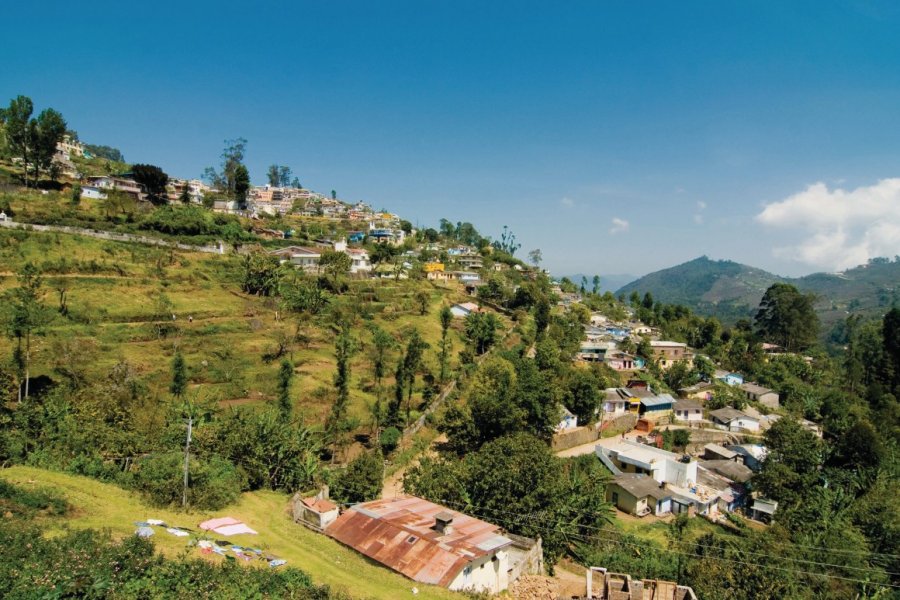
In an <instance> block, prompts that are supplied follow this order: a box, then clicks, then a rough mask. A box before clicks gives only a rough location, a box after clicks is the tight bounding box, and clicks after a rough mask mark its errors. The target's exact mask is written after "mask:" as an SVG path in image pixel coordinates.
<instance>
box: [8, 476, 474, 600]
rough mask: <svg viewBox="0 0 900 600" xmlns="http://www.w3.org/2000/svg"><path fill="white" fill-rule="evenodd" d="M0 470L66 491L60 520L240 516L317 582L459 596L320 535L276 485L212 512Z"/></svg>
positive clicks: (54, 525)
mask: <svg viewBox="0 0 900 600" xmlns="http://www.w3.org/2000/svg"><path fill="white" fill-rule="evenodd" d="M0 477H2V478H4V479H6V480H7V481H10V482H12V483H15V484H18V485H22V486H25V487H28V486H32V485H33V486H40V487H49V488H53V489H56V490H59V491H61V492H62V493H64V494H65V496H66V498H67V499H68V500H69V502H70V503H71V504H73V505H74V507H75V510H74V514H73V515H72V516H71V517H70V518H67V519H66V520H65V521H64V523H65V526H66V527H70V528H73V529H84V528H95V529H108V530H110V531H111V532H112V534H113V535H114V536H116V537H124V536H127V535H131V534H132V533H133V532H134V529H135V526H134V521H140V520H143V519H147V518H157V519H162V520H163V521H165V522H166V523H169V524H173V525H179V526H183V527H192V528H193V527H196V525H197V524H198V523H200V522H201V521H203V520H205V519H207V518H210V517H214V516H225V515H228V516H232V517H235V518H238V519H242V520H244V521H245V522H246V523H247V524H248V525H250V526H251V527H252V528H253V529H255V530H256V531H258V532H259V536H234V537H233V538H232V539H231V541H233V542H235V543H238V544H241V543H247V544H256V545H261V547H262V548H263V549H265V550H266V551H268V552H271V553H272V554H275V555H277V556H279V557H281V558H284V559H286V560H287V561H288V564H290V565H292V566H294V567H297V568H299V569H302V570H304V571H306V572H308V573H309V574H310V575H311V576H312V577H313V580H314V581H315V582H316V583H320V584H321V583H325V584H328V585H330V586H333V587H335V588H340V589H345V590H347V591H348V592H350V593H351V594H352V595H353V596H355V597H360V598H381V599H386V600H388V599H389V600H393V599H395V598H402V597H404V596H410V597H412V593H411V589H412V588H413V587H417V588H418V590H419V593H418V595H417V596H416V598H424V599H430V598H434V599H449V598H459V597H461V596H460V595H458V594H454V593H451V592H449V591H447V590H444V589H442V588H436V587H432V586H427V585H422V584H417V583H415V582H412V581H410V580H408V579H406V578H405V577H403V576H401V575H397V574H395V573H393V572H391V571H389V570H388V569H385V568H383V567H380V566H377V565H376V564H374V563H373V562H371V561H369V560H368V559H366V558H364V557H362V556H361V555H359V554H357V553H355V552H353V551H352V550H350V549H348V548H346V547H344V546H342V545H340V544H338V543H337V542H335V541H333V540H331V539H329V538H327V537H326V536H324V535H320V534H317V533H314V532H312V531H310V530H309V529H306V528H305V527H302V526H300V525H297V524H295V523H293V522H292V521H291V519H290V516H289V514H288V512H287V497H286V496H284V495H282V494H278V493H275V492H252V493H247V494H244V495H243V496H242V497H241V499H240V501H239V502H238V503H237V504H236V505H234V506H232V507H230V508H228V509H224V510H221V511H217V512H214V513H198V512H192V513H184V512H176V511H172V510H160V509H155V508H150V507H149V506H147V505H146V504H144V503H143V502H142V501H141V499H140V497H139V496H137V495H135V494H133V493H131V492H127V491H125V490H122V489H121V488H118V487H116V486H113V485H109V484H105V483H99V482H97V481H95V480H93V479H88V478H86V477H79V476H74V475H66V474H63V473H56V472H52V471H46V470H43V469H35V468H31V467H12V468H9V469H4V470H0ZM44 525H45V526H46V527H47V533H48V534H49V535H53V533H54V532H59V531H60V530H61V529H60V526H59V522H58V521H55V520H50V519H47V520H46V521H45V523H44ZM219 537H220V536H219ZM153 541H154V543H155V544H156V546H157V548H158V549H159V550H160V551H161V552H164V553H165V554H167V555H169V556H172V557H177V556H178V555H179V554H181V553H183V552H186V551H187V549H186V547H185V538H176V537H174V536H170V535H169V534H167V533H165V532H164V531H161V530H159V529H157V534H156V535H155V536H153ZM190 552H191V556H198V557H199V556H201V555H200V554H199V553H198V552H197V551H190ZM210 560H221V559H218V557H214V558H211V559H210Z"/></svg>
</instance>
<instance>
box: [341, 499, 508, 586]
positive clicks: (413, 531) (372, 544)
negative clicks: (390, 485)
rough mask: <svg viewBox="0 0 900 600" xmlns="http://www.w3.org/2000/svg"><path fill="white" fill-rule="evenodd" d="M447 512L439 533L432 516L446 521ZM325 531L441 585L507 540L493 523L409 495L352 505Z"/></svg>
mask: <svg viewBox="0 0 900 600" xmlns="http://www.w3.org/2000/svg"><path fill="white" fill-rule="evenodd" d="M448 513H449V514H450V515H452V524H451V525H452V526H451V527H450V528H449V529H446V530H445V531H444V533H441V532H440V531H438V530H437V529H436V528H435V523H436V517H438V516H440V517H441V518H442V519H443V520H445V521H446V520H447V517H448V516H449V515H448ZM325 533H327V534H328V535H329V536H330V537H333V538H334V539H336V540H337V541H339V542H341V543H342V544H346V545H347V546H350V547H351V548H353V549H354V550H356V551H357V552H360V553H362V554H365V555H366V556H368V557H369V558H371V559H373V560H376V561H378V562H380V563H381V564H383V565H385V566H386V567H389V568H391V569H393V570H395V571H398V572H400V573H402V574H403V575H406V576H407V577H409V578H410V579H412V580H414V581H418V582H421V583H430V584H434V585H440V586H444V587H447V586H449V585H450V584H451V583H452V582H453V580H454V579H455V578H456V576H457V575H458V574H459V572H460V571H462V569H463V568H464V567H465V566H466V565H468V564H469V563H470V562H472V561H473V560H474V559H477V558H480V557H482V556H485V555H489V554H492V553H494V552H496V551H497V550H498V549H500V548H503V547H505V546H508V545H510V544H512V540H510V539H509V538H507V537H505V536H503V535H501V533H500V528H499V527H498V526H497V525H492V524H491V523H486V522H485V521H482V520H480V519H476V518H474V517H470V516H468V515H465V514H463V513H459V512H456V511H450V510H449V509H448V508H446V507H444V506H441V505H439V504H435V503H433V502H429V501H428V500H423V499H422V498H416V497H415V496H400V497H397V498H392V499H383V500H375V501H373V502H365V503H362V504H357V505H355V506H353V507H351V508H349V509H348V510H347V511H346V512H344V514H342V515H341V516H340V517H338V518H337V520H336V521H335V522H334V523H332V524H331V525H329V526H328V528H327V529H326V530H325Z"/></svg>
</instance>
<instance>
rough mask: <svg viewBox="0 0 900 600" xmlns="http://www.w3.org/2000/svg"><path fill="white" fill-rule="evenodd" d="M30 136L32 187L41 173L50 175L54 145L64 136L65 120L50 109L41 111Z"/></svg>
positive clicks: (54, 150)
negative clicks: (45, 172)
mask: <svg viewBox="0 0 900 600" xmlns="http://www.w3.org/2000/svg"><path fill="white" fill-rule="evenodd" d="M30 129H31V136H32V142H31V144H32V147H33V150H32V159H31V162H32V169H33V172H34V185H37V183H38V180H39V179H40V176H41V172H42V171H48V172H50V173H51V174H52V173H54V170H53V169H51V166H52V164H53V156H54V155H55V154H56V144H58V143H59V142H60V141H62V139H63V136H65V135H66V120H65V119H63V116H62V115H61V114H59V113H58V112H57V111H55V110H53V109H52V108H47V109H44V110H42V111H41V114H39V115H38V116H37V119H34V121H33V125H31V126H30Z"/></svg>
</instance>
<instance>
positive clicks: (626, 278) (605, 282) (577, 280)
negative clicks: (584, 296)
mask: <svg viewBox="0 0 900 600" xmlns="http://www.w3.org/2000/svg"><path fill="white" fill-rule="evenodd" d="M564 277H568V278H569V279H570V280H572V282H573V283H574V284H575V285H579V286H580V285H581V278H582V277H586V278H587V281H588V284H587V287H588V289H591V288H593V287H594V284H593V283H592V281H593V279H594V276H593V275H585V274H583V273H576V274H575V275H564ZM637 278H638V276H637V275H625V274H621V275H601V276H600V293H601V294H605V293H606V292H615V291H616V290H618V289H619V288H621V287H622V286H624V285H627V284H629V283H631V282H632V281H634V280H635V279H637ZM560 279H562V277H560Z"/></svg>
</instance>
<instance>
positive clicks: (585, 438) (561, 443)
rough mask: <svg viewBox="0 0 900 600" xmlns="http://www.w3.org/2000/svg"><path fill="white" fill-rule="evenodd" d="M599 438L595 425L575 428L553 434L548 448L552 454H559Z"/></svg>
mask: <svg viewBox="0 0 900 600" xmlns="http://www.w3.org/2000/svg"><path fill="white" fill-rule="evenodd" d="M599 437H600V431H599V430H598V429H597V427H596V426H595V425H589V426H586V427H575V428H574V429H567V430H565V431H561V432H559V433H555V434H553V440H552V442H551V444H550V446H551V448H552V449H553V451H554V452H560V451H562V450H568V449H569V448H574V447H575V446H581V445H582V444H589V443H591V442H593V441H594V440H596V439H597V438H599Z"/></svg>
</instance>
